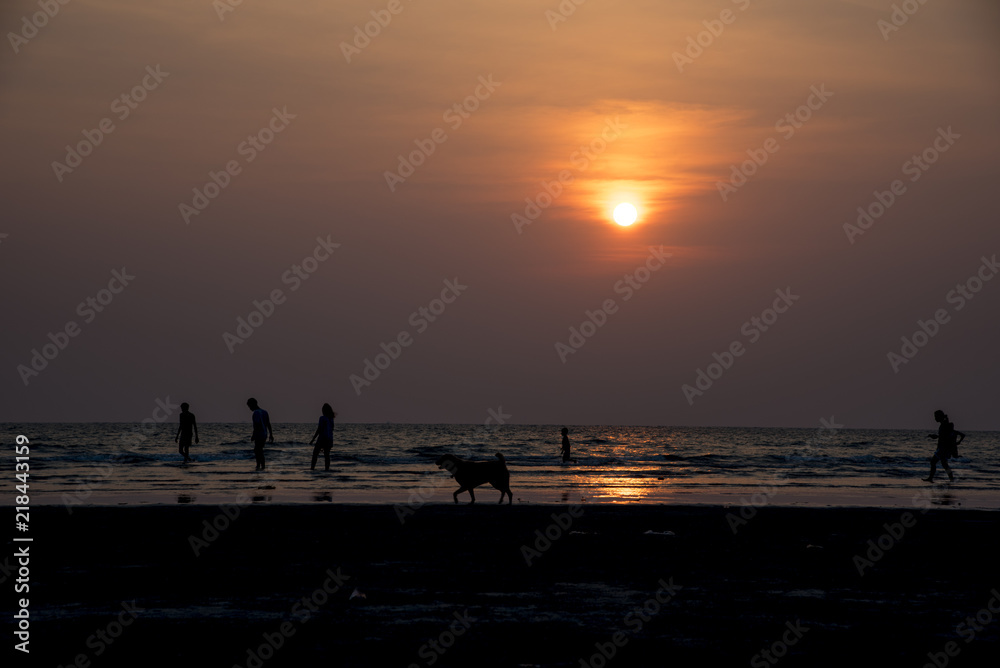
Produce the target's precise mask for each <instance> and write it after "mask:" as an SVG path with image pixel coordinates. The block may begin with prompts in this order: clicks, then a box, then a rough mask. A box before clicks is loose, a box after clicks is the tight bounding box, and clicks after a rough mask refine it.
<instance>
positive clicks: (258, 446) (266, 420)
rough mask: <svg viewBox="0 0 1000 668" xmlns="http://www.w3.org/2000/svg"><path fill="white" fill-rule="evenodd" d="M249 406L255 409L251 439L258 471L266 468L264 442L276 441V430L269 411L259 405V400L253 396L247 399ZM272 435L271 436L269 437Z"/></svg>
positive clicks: (252, 409) (252, 417) (252, 418)
mask: <svg viewBox="0 0 1000 668" xmlns="http://www.w3.org/2000/svg"><path fill="white" fill-rule="evenodd" d="M247 406H248V407H249V408H250V410H251V411H253V415H252V416H251V418H250V419H251V421H252V422H253V434H251V435H250V440H251V441H253V454H254V457H256V458H257V468H256V469H254V470H256V471H263V470H264V443H265V442H266V443H274V430H273V429H271V418H270V416H268V414H267V411H266V410H264V409H263V408H261V407H260V406H258V405H257V400H256V399H254V398H253V397H250V398H249V399H247ZM268 436H270V438H268Z"/></svg>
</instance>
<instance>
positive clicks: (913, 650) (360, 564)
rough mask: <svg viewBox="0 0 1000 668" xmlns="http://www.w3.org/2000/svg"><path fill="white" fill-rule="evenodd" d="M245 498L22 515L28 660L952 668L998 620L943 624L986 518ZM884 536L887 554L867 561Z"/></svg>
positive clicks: (976, 661) (970, 582)
mask: <svg viewBox="0 0 1000 668" xmlns="http://www.w3.org/2000/svg"><path fill="white" fill-rule="evenodd" d="M490 496H492V495H490ZM228 510H229V512H230V514H231V515H235V512H236V510H237V508H235V507H230V508H228ZM238 510H239V514H238V515H237V516H236V517H235V519H228V518H227V517H226V515H225V514H224V513H223V511H222V510H221V509H220V507H218V506H201V505H181V506H177V505H175V506H146V507H139V508H135V507H77V508H74V509H73V513H72V515H70V514H68V513H67V512H66V510H65V509H64V508H61V507H39V508H35V509H33V510H32V527H33V535H34V537H35V542H34V543H32V544H31V552H32V562H31V568H32V582H31V592H30V599H31V606H32V608H31V619H32V622H33V624H32V642H31V649H32V652H31V655H32V656H31V658H32V659H33V661H32V663H33V664H34V663H36V662H37V663H38V664H39V665H41V663H42V662H44V663H45V664H46V665H63V666H69V665H71V664H73V662H74V661H76V662H77V665H81V666H83V665H85V664H84V663H83V661H90V662H91V664H90V665H93V666H109V665H123V666H124V665H129V666H136V665H168V664H172V665H178V662H180V661H186V662H188V665H192V666H209V665H213V666H223V667H225V668H228V667H230V666H240V667H246V666H248V665H249V666H279V665H281V666H285V665H288V666H302V665H313V664H320V663H322V665H334V666H388V665H398V666H411V665H416V666H429V665H434V666H581V665H591V666H601V665H604V664H605V663H606V664H607V665H612V666H665V665H678V666H693V665H733V666H737V665H739V666H745V665H748V664H750V665H759V666H766V665H774V663H772V662H769V661H768V660H767V659H766V658H765V657H764V656H763V655H759V653H760V652H762V650H765V649H768V651H773V652H774V654H772V655H771V656H772V658H773V659H774V660H775V661H776V662H777V663H778V664H780V665H782V666H827V665H830V666H832V665H879V664H881V665H893V666H896V665H899V666H904V665H911V666H923V665H924V664H925V663H926V662H928V661H929V660H930V659H929V658H928V656H927V653H928V652H931V653H940V652H944V651H945V648H946V645H947V643H949V642H953V643H955V645H954V648H956V649H957V650H958V656H957V657H956V658H950V659H949V663H948V665H955V666H962V665H969V666H972V665H985V664H984V663H983V662H984V661H986V659H987V657H990V656H992V657H994V658H995V657H996V656H997V655H998V654H1000V633H998V630H1000V616H998V615H995V614H993V613H989V614H990V615H991V616H992V617H993V619H992V620H991V621H990V622H989V623H986V624H984V625H983V626H982V627H981V630H979V631H976V632H975V637H974V638H973V639H971V642H970V641H969V640H970V638H969V633H968V632H965V633H964V634H960V632H959V630H957V629H956V626H957V625H959V624H960V623H962V622H963V620H964V619H965V618H966V617H967V616H969V615H975V614H976V613H977V612H979V611H980V610H982V609H984V608H986V606H987V605H988V603H989V602H990V601H991V597H992V596H993V594H992V593H991V591H992V590H994V589H998V588H1000V572H998V571H997V569H996V563H997V548H998V547H1000V541H998V538H997V537H998V535H1000V532H998V529H1000V514H998V513H996V512H989V511H972V510H961V509H953V508H944V509H942V508H934V509H931V510H929V511H927V512H921V510H920V509H910V510H906V509H899V508H896V509H862V508H778V507H764V508H760V509H758V510H757V513H756V515H755V516H753V517H751V518H749V519H748V520H747V521H746V524H743V525H740V526H739V527H738V528H737V531H736V532H735V533H734V531H733V530H732V528H731V524H732V518H733V517H737V516H738V515H737V513H738V512H739V508H738V507H733V508H728V509H727V508H724V507H711V506H697V507H694V506H653V505H642V506H621V505H617V506H611V505H583V506H579V507H576V506H574V507H570V506H557V505H552V506H536V505H520V506H513V507H507V506H503V507H498V506H494V505H492V504H486V503H482V504H477V505H475V506H472V507H470V506H467V505H459V506H454V505H451V504H447V505H444V504H434V505H427V506H424V507H422V508H418V509H416V510H415V512H414V513H413V514H411V515H408V516H407V517H405V522H401V521H400V519H399V517H398V513H397V509H394V507H393V506H391V505H334V504H311V505H247V506H244V507H241V508H238ZM571 511H572V512H571ZM907 512H909V513H911V516H910V517H911V519H912V520H913V521H912V522H910V521H909V520H908V519H907V518H904V515H903V514H904V513H907ZM730 513H732V516H730V517H729V518H728V519H727V515H728V514H730ZM553 514H555V515H556V519H553V517H552V515H553ZM574 515H578V516H574ZM220 518H221V519H220ZM213 520H214V521H215V522H216V524H217V525H218V526H219V527H224V528H223V530H221V531H219V532H218V533H217V534H216V533H215V531H214V530H213V529H206V525H205V524H204V522H205V521H208V522H209V523H211V522H212V521H213ZM904 520H906V521H904ZM897 523H898V524H899V527H894V525H896V524H897ZM560 524H562V525H564V526H560ZM886 524H889V525H890V528H891V529H893V530H894V531H895V532H896V533H897V534H898V535H899V536H900V537H899V538H898V539H897V538H893V537H892V536H891V535H888V536H883V535H884V534H887V531H888V530H887V529H886V528H885V525H886ZM906 524H911V526H905V525H906ZM900 528H901V531H900ZM536 531H538V532H539V533H536ZM648 531H652V532H655V533H646V532H648ZM546 532H547V533H548V538H542V539H539V535H542V536H544V535H545V534H546ZM666 532H672V534H673V535H669V534H667V533H666ZM191 536H195V537H196V539H197V540H195V541H194V544H192V543H193V541H192V538H191ZM880 537H883V538H882V543H883V546H889V549H888V550H886V551H885V552H884V554H883V555H882V556H881V557H879V558H876V559H874V560H873V563H871V564H870V565H867V564H864V563H861V564H860V565H861V567H862V568H863V569H864V575H861V574H859V571H858V565H859V562H857V560H856V559H855V556H860V557H862V558H866V559H867V558H868V557H875V556H876V555H877V554H878V553H877V552H872V553H871V554H869V555H867V557H866V552H868V551H869V549H870V545H869V543H868V541H869V540H872V541H875V542H876V543H877V541H878V540H879V539H880ZM198 541H202V542H198ZM8 546H10V543H8ZM523 546H527V548H525V547H523ZM528 548H530V549H528ZM196 550H197V551H198V552H199V554H198V556H196V555H195V551H196ZM532 550H534V551H532ZM11 551H12V550H10V548H9V547H8V554H10V552H11ZM528 561H530V562H531V564H530V565H529V564H528V563H527V562H528ZM356 588H357V589H359V590H360V591H361V592H363V593H364V595H365V597H364V598H360V597H358V598H354V599H353V600H351V599H349V597H350V595H351V594H352V592H353V591H354V590H355V589H356ZM304 597H305V601H303V598H304ZM133 601H134V603H133ZM123 603H125V604H126V606H125V607H124V608H123ZM996 603H1000V599H997V600H996V601H995V602H994V604H996ZM133 605H134V608H132V607H131V606H133ZM133 610H135V611H134V612H133ZM981 619H982V617H981ZM118 624H123V625H124V626H118ZM267 638H270V640H269V641H268V640H267ZM431 641H433V644H432V642H431ZM616 641H617V642H616ZM275 647H276V649H275ZM602 648H603V650H604V653H605V654H613V657H612V658H611V659H610V660H606V659H604V657H602V656H601V654H600V651H601V649H602ZM777 654H781V658H780V659H779V658H778V657H777V656H776V655H777ZM81 655H82V656H81ZM595 655H596V658H595ZM943 656H945V657H946V658H947V655H943ZM255 657H263V660H261V659H260V658H255ZM581 660H582V661H583V664H581ZM754 662H756V663H754Z"/></svg>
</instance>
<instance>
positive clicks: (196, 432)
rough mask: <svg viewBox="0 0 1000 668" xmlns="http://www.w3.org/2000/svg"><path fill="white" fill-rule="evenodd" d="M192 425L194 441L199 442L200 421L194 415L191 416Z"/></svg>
mask: <svg viewBox="0 0 1000 668" xmlns="http://www.w3.org/2000/svg"><path fill="white" fill-rule="evenodd" d="M191 426H192V427H194V442H195V443H197V442H198V421H197V420H196V419H195V418H194V416H193V415H192V416H191Z"/></svg>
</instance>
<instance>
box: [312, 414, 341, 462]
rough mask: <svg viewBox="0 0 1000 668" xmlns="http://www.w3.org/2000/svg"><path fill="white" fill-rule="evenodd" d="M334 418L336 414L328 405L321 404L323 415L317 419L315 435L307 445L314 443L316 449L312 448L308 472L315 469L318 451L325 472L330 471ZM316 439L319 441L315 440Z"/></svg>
mask: <svg viewBox="0 0 1000 668" xmlns="http://www.w3.org/2000/svg"><path fill="white" fill-rule="evenodd" d="M335 417H337V414H336V413H334V412H333V408H332V407H331V406H330V404H323V414H322V415H321V416H320V417H319V425H318V426H317V427H316V433H315V434H313V437H312V438H311V439H309V445H312V443H313V441H316V447H315V448H313V458H312V465H310V466H309V470H310V471H312V470H314V469H315V468H316V460H317V459H318V458H319V451H320V450H322V451H323V457H324V458H325V459H326V470H327V471H329V470H330V447H331V446H333V419H334V418H335ZM317 438H318V439H319V440H316V439H317Z"/></svg>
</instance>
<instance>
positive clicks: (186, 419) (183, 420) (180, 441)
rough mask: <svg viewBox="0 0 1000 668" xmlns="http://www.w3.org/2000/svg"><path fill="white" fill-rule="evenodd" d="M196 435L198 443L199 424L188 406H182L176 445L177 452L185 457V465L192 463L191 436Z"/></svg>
mask: <svg viewBox="0 0 1000 668" xmlns="http://www.w3.org/2000/svg"><path fill="white" fill-rule="evenodd" d="M192 434H194V442H195V443H197V442H198V423H197V422H196V421H195V419H194V413H192V412H190V411H188V404H186V403H183V404H181V416H180V426H179V427H177V434H176V435H175V436H174V443H177V451H178V452H180V453H181V454H182V455H184V463H185V464H187V463H188V462H189V461H191V457H189V456H188V451H189V450H190V449H191V435H192Z"/></svg>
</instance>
